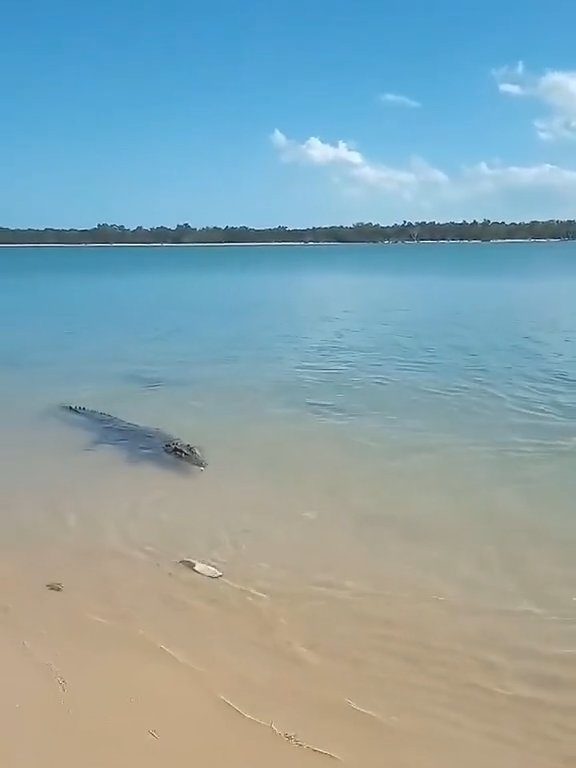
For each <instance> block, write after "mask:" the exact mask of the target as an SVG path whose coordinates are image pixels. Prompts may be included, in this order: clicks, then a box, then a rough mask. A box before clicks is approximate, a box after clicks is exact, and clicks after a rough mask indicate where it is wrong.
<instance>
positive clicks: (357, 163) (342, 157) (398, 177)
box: [270, 130, 576, 207]
mask: <svg viewBox="0 0 576 768" xmlns="http://www.w3.org/2000/svg"><path fill="white" fill-rule="evenodd" d="M270 138H271V141H272V143H273V145H274V146H275V147H276V149H277V150H278V152H279V154H280V157H281V158H282V159H283V160H284V161H286V162H296V163H301V164H307V165H310V166H316V167H318V166H323V167H324V168H330V169H331V170H332V171H334V172H335V174H336V175H335V176H334V175H333V176H332V178H333V180H334V181H336V182H337V184H338V186H339V187H340V188H344V189H347V190H349V191H350V190H351V191H356V192H358V191H362V190H363V191H364V192H368V193H371V194H372V195H376V196H377V197H378V196H380V197H381V198H385V197H386V196H387V197H388V199H395V198H399V199H401V200H404V201H411V202H412V203H415V204H416V205H418V206H421V207H425V206H428V207H429V205H430V203H431V201H433V202H434V203H437V202H438V201H445V202H448V203H452V204H453V203H455V202H456V201H462V200H477V201H478V200H480V199H482V198H484V199H491V198H496V197H497V196H498V195H501V194H505V193H509V192H514V193H515V194H517V193H519V192H522V191H526V192H534V193H537V194H539V195H542V194H544V193H546V195H547V196H550V195H552V196H553V197H554V198H555V199H556V198H558V199H561V200H564V199H566V200H570V199H573V196H574V194H575V193H576V170H571V169H569V168H563V167H561V166H558V165H551V164H548V163H543V164H539V165H526V166H516V165H504V164H489V163H486V162H479V163H477V164H475V165H473V166H467V167H462V168H460V169H458V170H457V171H456V172H454V173H452V174H449V173H447V172H446V171H443V170H441V169H439V168H435V167H434V166H432V165H430V164H429V163H427V162H425V161H424V160H422V159H418V158H413V159H411V160H410V161H409V162H408V163H407V164H405V165H404V166H403V167H395V166H390V165H385V164H382V163H375V162H371V161H368V160H367V159H366V158H365V157H364V155H363V154H362V153H361V152H360V151H359V150H357V149H352V148H351V147H350V145H349V144H347V143H346V142H344V141H338V142H337V143H335V144H329V143H327V142H324V141H322V140H321V139H319V138H317V137H315V136H313V137H310V138H309V139H306V141H304V142H302V143H298V142H297V141H295V140H294V139H289V138H288V137H287V136H285V135H284V134H283V133H282V132H281V131H279V130H275V131H274V133H273V134H272V135H271V137H270ZM547 202H549V201H548V200H547Z"/></svg>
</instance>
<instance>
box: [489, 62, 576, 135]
mask: <svg viewBox="0 0 576 768" xmlns="http://www.w3.org/2000/svg"><path fill="white" fill-rule="evenodd" d="M493 74H494V77H495V78H496V82H497V84H498V90H499V91H500V92H501V93H504V94H506V95H509V96H514V97H529V98H533V99H536V100H537V101H539V102H540V103H541V104H542V105H544V106H546V107H547V108H548V112H549V114H548V115H547V116H545V117H542V118H538V119H537V120H534V127H535V129H536V133H537V134H538V136H539V137H540V138H541V139H542V140H543V141H556V140H559V139H576V71H571V70H547V71H546V72H544V74H542V75H531V74H530V73H528V72H527V71H526V69H525V67H524V64H523V63H522V62H518V64H516V65H515V66H513V67H504V68H502V69H498V70H495V71H494V73H493Z"/></svg>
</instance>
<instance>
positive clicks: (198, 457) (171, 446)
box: [164, 440, 207, 469]
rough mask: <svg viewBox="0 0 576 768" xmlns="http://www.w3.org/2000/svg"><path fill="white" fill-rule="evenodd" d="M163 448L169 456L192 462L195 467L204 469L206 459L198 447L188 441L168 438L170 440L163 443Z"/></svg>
mask: <svg viewBox="0 0 576 768" xmlns="http://www.w3.org/2000/svg"><path fill="white" fill-rule="evenodd" d="M164 450H165V451H166V453H169V454H170V455H171V456H175V457H176V458H177V459H182V461H185V462H187V463H188V464H194V466H195V467H200V469H206V466H207V462H206V459H205V458H204V456H202V454H201V453H200V451H199V450H198V448H195V447H194V446H193V445H190V443H185V442H183V441H182V440H170V442H168V443H164Z"/></svg>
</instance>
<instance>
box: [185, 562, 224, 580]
mask: <svg viewBox="0 0 576 768" xmlns="http://www.w3.org/2000/svg"><path fill="white" fill-rule="evenodd" d="M178 562H179V563H180V565H184V566H186V568H190V570H191V571H196V573H199V574H200V575H201V576H207V577H208V578H209V579H219V578H220V577H221V576H222V575H223V574H222V571H219V570H218V569H217V568H214V566H212V565H207V564H206V563H201V562H200V561H199V560H189V559H188V558H185V559H184V560H179V561H178Z"/></svg>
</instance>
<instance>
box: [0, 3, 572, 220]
mask: <svg viewBox="0 0 576 768" xmlns="http://www.w3.org/2000/svg"><path fill="white" fill-rule="evenodd" d="M575 28H576V2H574V0H555V2H554V3H552V4H547V3H542V2H540V1H539V2H536V0H522V2H520V0H508V2H507V3H502V2H496V1H495V0H483V1H482V2H478V1H477V0H468V2H462V0H435V2H431V0H412V2H406V0H402V1H397V0H388V1H386V2H385V1H384V0H356V2H351V1H350V0H347V2H343V0H330V1H328V0H315V1H314V2H311V0H307V1H306V2H304V1H303V0H291V2H278V1H277V0H244V2H238V0H210V2H191V1H190V0H163V2H158V1H156V2H150V1H149V0H139V1H138V2H136V0H132V1H131V2H126V0H115V1H114V2H112V1H111V0H100V2H98V3H82V2H78V0H74V1H72V0H51V2H48V0H3V3H2V15H1V26H0V29H1V31H2V45H1V46H0V86H1V89H0V93H1V98H0V226H8V227H48V226H53V227H90V226H94V225H95V224H97V223H99V222H107V223H116V224H124V225H126V226H130V227H134V226H138V225H143V226H157V225H161V224H163V225H168V226H174V225H176V224H178V223H183V222H189V223H190V224H191V225H192V226H199V227H200V226H212V225H219V226H224V225H230V226H235V225H247V226H255V227H264V226H276V225H286V226H312V225H325V224H350V223H353V222H356V221H378V222H383V223H390V222H394V221H402V220H405V219H406V220H432V219H436V220H460V219H475V218H476V219H482V218H484V217H487V218H492V219H497V220H503V219H505V220H519V219H536V218H542V219H548V218H576V46H575V45H574V32H573V31H574V29H575Z"/></svg>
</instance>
